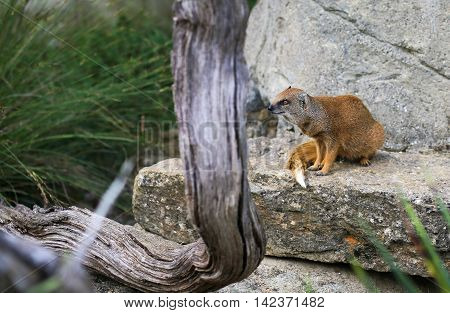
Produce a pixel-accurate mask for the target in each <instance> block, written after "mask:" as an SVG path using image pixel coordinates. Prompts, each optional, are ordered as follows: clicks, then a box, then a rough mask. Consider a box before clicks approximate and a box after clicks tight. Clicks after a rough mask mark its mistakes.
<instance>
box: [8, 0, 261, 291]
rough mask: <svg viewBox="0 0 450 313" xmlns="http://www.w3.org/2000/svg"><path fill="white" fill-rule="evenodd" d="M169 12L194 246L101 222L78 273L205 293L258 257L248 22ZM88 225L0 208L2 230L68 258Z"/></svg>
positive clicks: (222, 5) (215, 4) (216, 7)
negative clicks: (248, 123)
mask: <svg viewBox="0 0 450 313" xmlns="http://www.w3.org/2000/svg"><path fill="white" fill-rule="evenodd" d="M174 11H175V18H174V37H173V38H174V51H173V56H172V57H173V60H172V61H173V74H174V80H175V84H174V98H175V103H176V111H177V116H178V121H179V129H180V148H181V153H182V157H183V160H184V164H185V175H186V194H187V200H188V201H187V202H188V208H189V210H190V215H191V217H192V219H193V222H194V224H195V225H196V226H197V228H198V231H199V233H200V236H201V239H200V240H199V241H197V242H196V243H193V244H190V245H187V246H180V245H178V244H175V243H172V242H168V241H166V240H163V239H160V238H158V237H157V236H153V235H150V234H147V233H145V232H144V231H141V230H136V229H134V228H131V227H129V226H123V225H120V224H118V223H116V222H113V221H111V220H108V219H104V224H103V226H102V228H101V230H100V231H99V234H98V237H97V239H96V241H95V242H94V243H93V245H92V246H91V248H90V249H89V250H88V251H87V256H86V258H85V259H84V264H85V265H86V266H87V267H89V268H91V269H93V270H94V271H97V272H100V273H102V274H105V275H107V276H109V277H111V278H113V279H116V280H119V281H121V282H123V283H125V284H127V285H129V286H131V287H134V288H137V289H140V290H143V291H154V292H181V291H184V292H186V291H210V290H216V289H218V288H220V287H223V286H225V285H228V284H230V283H232V282H236V281H239V280H241V279H243V278H245V277H247V276H248V275H249V274H250V273H251V272H252V271H253V270H254V269H255V268H256V267H257V266H258V264H259V263H260V261H261V260H262V258H263V256H264V249H265V236H264V231H263V229H262V226H261V224H260V222H259V219H258V216H257V213H256V211H255V208H254V206H253V205H252V202H251V199H250V197H249V192H248V182H247V164H246V163H247V156H246V153H247V147H246V139H245V128H244V127H245V124H244V107H243V105H244V94H245V89H246V84H247V70H246V67H245V64H244V61H243V55H242V50H243V40H244V34H245V27H246V21H247V14H248V12H247V5H246V1H245V0H197V1H195V0H180V1H177V2H176V3H175V5H174ZM91 216H92V213H90V212H89V211H87V210H82V209H78V208H70V209H61V208H57V209H53V210H48V211H42V210H41V209H39V208H36V209H34V210H33V211H32V210H30V209H28V208H25V207H23V206H18V207H17V208H15V209H11V208H7V207H2V206H1V205H0V229H3V230H6V231H7V232H9V233H13V234H15V235H19V236H22V237H25V238H35V239H37V240H39V241H40V242H41V243H42V244H44V245H45V246H47V247H50V248H52V249H54V250H57V251H60V252H68V251H74V250H76V249H77V247H78V246H79V242H80V240H82V238H83V234H84V232H85V230H86V228H87V227H88V225H89V221H90V219H91Z"/></svg>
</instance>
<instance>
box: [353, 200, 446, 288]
mask: <svg viewBox="0 0 450 313" xmlns="http://www.w3.org/2000/svg"><path fill="white" fill-rule="evenodd" d="M401 201H402V204H403V207H404V208H405V210H406V213H407V215H408V218H409V221H410V222H411V224H412V226H413V227H414V230H412V229H411V230H410V234H409V235H410V237H411V239H412V241H413V243H414V245H415V247H416V250H417V251H418V252H419V253H421V254H422V257H423V260H424V263H425V266H426V268H427V270H428V273H429V274H430V275H431V276H432V277H433V278H434V280H435V281H436V285H437V286H438V287H439V289H440V290H441V291H442V292H450V276H449V272H448V270H447V268H446V266H445V264H444V262H443V261H442V260H441V259H440V257H439V255H438V253H437V251H436V249H435V247H434V246H433V244H432V242H431V240H430V238H429V236H428V234H427V232H426V230H425V227H424V226H423V224H422V222H421V221H420V219H419V217H418V216H417V213H416V212H415V210H414V208H413V207H412V205H411V203H410V202H409V201H408V200H406V198H402V199H401ZM436 202H437V206H438V207H439V209H440V211H441V213H442V216H443V218H444V220H445V221H446V222H447V225H448V227H450V221H449V218H448V216H449V212H448V208H447V206H446V205H445V203H444V202H443V201H442V200H441V199H440V198H438V199H437V201H436ZM359 224H360V225H361V227H362V229H364V232H365V234H366V235H367V237H368V239H369V241H370V242H371V243H372V244H373V245H374V246H375V248H376V249H377V251H378V253H379V254H380V256H381V257H382V259H383V260H384V262H386V264H387V265H388V266H389V268H390V270H391V272H392V274H393V275H394V277H395V279H396V280H397V281H398V282H399V283H400V285H401V286H402V287H403V288H404V289H405V290H406V291H408V292H420V289H419V288H418V287H417V286H416V285H415V283H414V282H413V281H412V280H411V278H410V277H409V276H408V275H407V274H405V273H404V272H402V271H401V269H400V268H399V267H398V266H397V264H396V262H395V259H394V257H393V256H392V254H391V253H390V252H389V251H388V249H387V248H386V247H385V246H384V245H383V243H382V242H381V241H380V240H379V239H378V238H377V237H376V235H375V233H374V232H373V230H372V229H371V228H370V226H369V225H368V224H367V223H366V222H365V221H362V220H360V222H359ZM351 265H352V268H353V271H354V273H355V274H356V276H357V277H358V278H359V280H360V281H361V282H362V283H363V284H364V285H365V286H366V288H367V290H369V291H371V292H374V291H376V286H375V284H374V283H373V281H372V280H371V279H370V276H369V275H368V273H367V272H366V271H364V270H363V269H362V268H361V267H360V265H359V263H358V262H357V260H356V259H355V258H353V260H352V261H351Z"/></svg>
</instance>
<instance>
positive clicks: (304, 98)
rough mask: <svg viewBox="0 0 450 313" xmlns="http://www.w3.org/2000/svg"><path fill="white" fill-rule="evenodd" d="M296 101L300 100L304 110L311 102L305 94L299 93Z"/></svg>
mask: <svg viewBox="0 0 450 313" xmlns="http://www.w3.org/2000/svg"><path fill="white" fill-rule="evenodd" d="M298 100H300V104H301V105H302V107H303V108H305V106H306V105H308V104H309V103H310V102H311V98H310V97H309V95H308V94H307V93H306V92H301V93H300V94H299V95H298Z"/></svg>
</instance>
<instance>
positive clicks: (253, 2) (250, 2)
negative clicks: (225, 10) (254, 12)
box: [248, 0, 258, 9]
mask: <svg viewBox="0 0 450 313" xmlns="http://www.w3.org/2000/svg"><path fill="white" fill-rule="evenodd" d="M256 2H258V0H248V7H249V8H250V9H251V8H253V7H254V6H255V5H256Z"/></svg>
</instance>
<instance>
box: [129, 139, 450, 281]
mask: <svg viewBox="0 0 450 313" xmlns="http://www.w3.org/2000/svg"><path fill="white" fill-rule="evenodd" d="M295 144H296V142H295V141H287V140H286V139H284V138H276V139H268V138H263V137H261V138H256V139H253V140H249V151H250V158H249V180H250V188H251V193H252V197H253V200H254V202H255V204H256V205H257V207H258V209H259V213H260V215H261V216H262V219H263V222H264V224H265V228H266V233H267V237H268V244H267V254H268V255H272V256H283V257H295V258H302V259H307V260H313V261H320V262H348V260H349V257H351V256H352V255H354V256H355V257H356V258H357V259H358V261H359V262H360V263H361V264H362V266H363V267H364V268H366V269H373V270H377V271H387V270H388V268H387V266H386V264H384V262H383V261H382V260H381V259H380V258H379V256H378V254H377V252H376V250H375V249H374V248H373V247H372V246H371V245H370V244H369V243H368V240H367V236H366V234H365V231H364V230H363V229H361V227H360V224H359V221H358V219H363V220H365V221H366V222H367V223H368V224H369V225H370V227H371V228H372V229H373V230H374V232H375V234H376V235H377V237H378V238H379V239H380V240H381V241H382V242H383V243H384V245H386V246H387V248H388V249H389V250H390V251H391V253H392V254H393V255H394V257H395V258H396V259H397V262H398V263H399V265H400V266H401V268H402V269H403V270H404V271H406V272H407V273H409V274H412V275H422V276H428V273H427V272H426V270H425V267H424V265H423V261H422V259H421V257H420V255H418V253H417V251H416V248H415V247H414V245H413V244H412V242H411V240H410V238H409V236H408V234H407V228H406V226H405V225H406V224H407V223H409V222H408V220H407V216H406V213H405V211H404V208H403V207H402V205H401V204H400V201H399V194H400V193H402V194H404V195H405V196H406V198H407V199H409V200H410V201H411V203H412V204H413V206H414V208H415V210H416V211H417V213H418V215H419V217H420V218H421V220H422V222H423V224H424V225H425V227H426V229H427V231H428V233H429V236H430V237H431V240H432V242H433V244H434V245H435V247H436V248H437V250H438V251H439V253H440V254H441V256H442V258H443V259H444V262H445V264H446V265H447V266H449V265H450V252H449V251H450V236H449V231H448V225H446V223H445V221H444V219H443V218H442V216H441V213H440V212H439V209H438V208H437V207H436V204H435V197H436V196H437V195H439V196H440V197H442V198H443V200H444V202H445V203H447V205H448V203H449V200H450V196H449V190H450V189H449V178H450V169H449V167H448V163H449V159H450V158H449V154H446V153H430V154H419V153H392V152H379V153H378V154H377V155H376V157H375V158H374V159H373V161H372V165H371V166H369V167H361V166H359V165H358V164H354V163H351V162H347V161H343V162H337V163H336V164H335V166H334V167H333V171H332V173H331V174H330V175H329V176H325V177H318V176H315V175H314V174H310V175H309V178H308V183H309V186H308V188H307V189H302V188H301V187H300V186H299V185H298V184H296V183H295V181H294V180H293V179H292V178H291V176H290V174H289V172H288V171H286V170H284V169H283V163H284V160H285V159H286V155H287V152H288V150H289V148H292V147H293V146H294V145H295ZM427 176H429V177H431V182H429V183H427V179H426V177H427ZM133 210H134V214H135V217H136V220H137V221H138V223H140V224H141V225H142V227H144V228H145V229H146V230H148V231H150V232H153V233H156V234H158V235H161V236H163V237H165V238H168V239H171V240H175V241H177V242H180V243H188V242H191V241H193V240H194V239H195V238H196V232H195V230H194V229H193V227H192V225H191V224H190V222H189V219H188V217H187V214H186V210H185V200H184V178H183V175H182V164H181V161H180V160H179V159H170V160H165V161H162V162H160V163H158V164H156V165H154V166H151V167H148V168H144V169H142V170H141V171H140V172H139V174H138V175H137V177H136V180H135V190H134V197H133Z"/></svg>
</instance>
